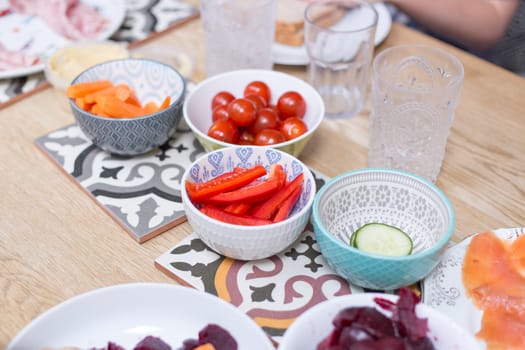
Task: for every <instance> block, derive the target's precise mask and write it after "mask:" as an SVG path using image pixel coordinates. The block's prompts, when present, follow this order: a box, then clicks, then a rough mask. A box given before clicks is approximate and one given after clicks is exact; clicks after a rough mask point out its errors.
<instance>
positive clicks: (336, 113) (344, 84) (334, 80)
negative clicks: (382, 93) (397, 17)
mask: <svg viewBox="0 0 525 350" xmlns="http://www.w3.org/2000/svg"><path fill="white" fill-rule="evenodd" d="M377 18H378V15H377V12H376V10H375V8H374V7H373V6H372V5H370V4H369V3H368V2H366V1H362V0H324V1H323V0H321V1H314V2H312V3H311V4H310V5H309V6H308V7H307V8H306V11H305V44H306V50H307V52H308V56H309V59H310V64H309V66H308V78H309V81H310V83H311V84H312V85H313V86H314V87H315V88H316V89H317V91H318V92H319V94H320V95H321V97H322V98H323V100H324V103H325V106H326V116H327V117H334V118H341V117H352V116H354V115H356V114H357V113H359V112H360V111H361V110H362V109H363V106H364V101H365V94H366V89H367V86H368V79H369V72H370V63H371V62H372V55H373V52H374V38H375V31H376V27H377Z"/></svg>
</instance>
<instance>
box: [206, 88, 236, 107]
mask: <svg viewBox="0 0 525 350" xmlns="http://www.w3.org/2000/svg"><path fill="white" fill-rule="evenodd" d="M233 100H235V96H233V94H232V93H231V92H229V91H220V92H218V93H216V94H215V96H213V98H212V100H211V109H212V110H214V109H215V108H216V107H217V106H227V105H228V104H229V103H230V102H231V101H233Z"/></svg>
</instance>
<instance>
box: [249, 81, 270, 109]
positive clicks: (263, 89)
mask: <svg viewBox="0 0 525 350" xmlns="http://www.w3.org/2000/svg"><path fill="white" fill-rule="evenodd" d="M251 94H253V95H259V96H261V97H262V98H263V99H264V100H265V101H266V105H268V104H269V103H270V102H271V101H272V93H271V90H270V87H269V86H268V85H267V84H266V83H265V82H263V81H259V80H256V81H252V82H250V83H249V84H248V85H246V87H245V88H244V96H247V95H251Z"/></svg>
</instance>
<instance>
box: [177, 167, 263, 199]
mask: <svg viewBox="0 0 525 350" xmlns="http://www.w3.org/2000/svg"><path fill="white" fill-rule="evenodd" d="M263 175H266V169H265V168H264V167H263V166H262V165H260V164H256V165H254V166H253V167H251V168H248V169H240V170H233V171H231V172H228V173H226V174H222V175H220V176H218V177H216V178H213V179H211V180H209V181H206V182H202V183H195V182H193V181H189V180H186V191H187V192H188V196H189V197H190V199H191V200H192V201H194V202H199V201H200V200H201V199H203V198H208V197H211V196H214V195H216V194H218V193H222V192H227V191H233V190H236V189H238V188H240V187H242V186H244V185H247V184H249V183H250V182H252V181H253V180H255V179H258V178H259V177H261V176H263Z"/></svg>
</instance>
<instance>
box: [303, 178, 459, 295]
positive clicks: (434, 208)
mask: <svg viewBox="0 0 525 350" xmlns="http://www.w3.org/2000/svg"><path fill="white" fill-rule="evenodd" d="M312 222H313V225H314V232H315V237H316V239H317V243H318V244H319V248H320V250H321V252H322V253H323V256H324V257H325V259H326V260H327V262H328V264H329V265H330V266H331V267H332V268H333V269H334V270H335V271H336V272H337V273H338V274H340V275H341V276H343V277H345V278H346V279H348V280H349V281H350V282H351V283H353V284H356V285H358V286H361V287H364V288H370V289H374V290H393V289H397V288H400V287H402V286H407V285H410V284H412V283H414V282H417V281H418V280H420V279H423V278H424V277H425V276H427V275H428V274H429V273H430V272H431V271H432V269H434V267H436V265H437V264H438V263H439V261H440V259H441V257H442V256H443V251H444V249H445V247H446V244H447V243H448V241H449V240H450V237H451V236H452V233H453V232H454V223H455V219H454V209H453V208H452V205H451V204H450V201H449V200H448V198H447V197H446V196H445V194H444V193H443V192H442V191H441V190H440V189H439V188H437V187H436V186H435V185H434V184H432V183H431V182H429V181H427V180H425V179H423V178H421V177H418V176H416V175H413V174H409V173H406V172H403V171H397V170H392V169H358V170H353V171H348V172H346V173H344V174H340V175H338V176H336V177H334V178H333V179H330V180H329V181H328V182H327V183H325V184H324V186H323V187H322V188H321V189H320V190H319V192H318V193H317V195H316V198H315V201H314V205H313V208H312ZM371 222H376V223H377V222H378V223H383V224H387V225H391V226H394V227H397V228H399V229H401V230H402V231H403V232H405V233H407V234H408V235H409V236H410V238H411V239H412V242H413V249H412V253H411V254H409V255H407V256H386V255H380V254H374V253H368V252H365V251H363V250H359V249H357V248H354V247H352V246H351V245H350V237H351V235H352V233H353V232H355V231H356V230H357V229H359V228H360V227H361V226H363V225H365V224H368V223H371Z"/></svg>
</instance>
